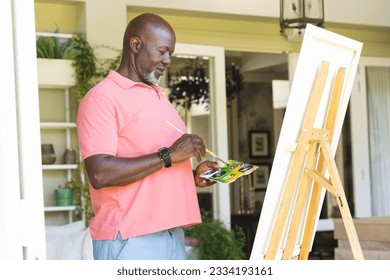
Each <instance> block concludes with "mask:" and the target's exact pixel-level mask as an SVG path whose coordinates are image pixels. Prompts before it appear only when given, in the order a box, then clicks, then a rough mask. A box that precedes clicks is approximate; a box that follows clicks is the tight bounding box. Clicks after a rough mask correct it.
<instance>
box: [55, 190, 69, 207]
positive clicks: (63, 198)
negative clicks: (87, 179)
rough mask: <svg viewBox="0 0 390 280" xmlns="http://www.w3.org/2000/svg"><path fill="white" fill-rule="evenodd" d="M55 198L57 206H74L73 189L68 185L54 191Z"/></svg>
mask: <svg viewBox="0 0 390 280" xmlns="http://www.w3.org/2000/svg"><path fill="white" fill-rule="evenodd" d="M54 197H55V201H56V206H71V205H73V189H72V188H70V187H69V186H68V185H65V187H64V188H62V187H61V185H60V186H58V188H57V189H55V190H54Z"/></svg>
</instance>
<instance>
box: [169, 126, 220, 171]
mask: <svg viewBox="0 0 390 280" xmlns="http://www.w3.org/2000/svg"><path fill="white" fill-rule="evenodd" d="M167 124H169V125H170V126H172V127H173V128H174V129H176V130H177V131H179V132H180V133H181V134H184V132H183V131H181V130H180V129H178V128H177V127H176V126H174V125H173V124H171V123H170V122H169V121H167ZM206 152H207V153H209V154H210V155H212V156H213V157H215V158H216V159H218V160H219V161H221V162H223V164H225V165H227V162H226V161H224V160H222V159H221V158H220V157H219V156H217V155H216V154H214V153H213V152H212V151H210V150H209V149H207V148H206Z"/></svg>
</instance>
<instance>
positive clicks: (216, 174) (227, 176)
mask: <svg viewBox="0 0 390 280" xmlns="http://www.w3.org/2000/svg"><path fill="white" fill-rule="evenodd" d="M257 168H258V166H256V165H253V164H250V163H244V162H239V161H235V160H231V159H230V160H228V161H227V163H226V164H225V165H224V166H222V167H221V168H220V169H218V170H209V171H206V172H204V173H202V174H201V175H200V177H202V178H205V179H208V180H212V181H217V182H221V183H232V182H234V181H235V180H236V179H237V178H240V177H241V176H245V175H248V174H250V173H252V172H253V171H255V170H256V169H257Z"/></svg>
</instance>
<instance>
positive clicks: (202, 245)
mask: <svg viewBox="0 0 390 280" xmlns="http://www.w3.org/2000/svg"><path fill="white" fill-rule="evenodd" d="M185 234H186V239H187V244H191V245H195V246H194V247H196V244H197V243H199V245H198V250H199V254H198V258H199V259H200V260H243V259H244V258H245V253H244V250H243V247H244V245H245V234H244V232H243V231H242V230H241V229H240V230H239V231H237V232H236V231H234V230H229V229H227V228H226V227H225V226H224V225H223V223H222V222H221V221H219V220H215V219H213V218H211V217H210V215H209V213H207V212H206V211H204V210H203V209H202V223H201V224H199V225H195V226H193V227H190V228H187V229H186V230H185ZM189 237H190V238H189ZM197 239H198V242H197ZM196 250H197V249H195V251H196Z"/></svg>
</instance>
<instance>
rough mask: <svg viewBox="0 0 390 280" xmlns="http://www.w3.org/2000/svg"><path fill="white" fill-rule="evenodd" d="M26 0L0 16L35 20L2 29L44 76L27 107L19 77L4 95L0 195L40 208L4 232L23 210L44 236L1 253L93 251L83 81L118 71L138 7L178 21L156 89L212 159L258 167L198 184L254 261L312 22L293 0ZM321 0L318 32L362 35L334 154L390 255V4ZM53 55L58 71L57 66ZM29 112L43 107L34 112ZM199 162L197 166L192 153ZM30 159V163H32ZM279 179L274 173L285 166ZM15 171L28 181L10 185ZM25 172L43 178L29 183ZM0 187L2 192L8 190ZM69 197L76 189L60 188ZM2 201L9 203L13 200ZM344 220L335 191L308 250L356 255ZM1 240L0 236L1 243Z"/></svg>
mask: <svg viewBox="0 0 390 280" xmlns="http://www.w3.org/2000/svg"><path fill="white" fill-rule="evenodd" d="M27 2H31V3H29V5H28V7H27V8H28V9H27V8H26V9H22V8H21V7H19V6H16V7H14V11H13V12H12V11H11V10H12V9H9V7H8V6H6V4H0V7H1V6H2V5H4V9H0V10H3V11H4V12H0V13H4V14H5V13H10V14H12V13H14V14H12V16H13V17H14V18H17V19H18V18H21V17H22V15H23V13H26V14H27V12H25V10H29V12H28V15H29V17H26V18H28V19H29V20H30V25H31V26H30V27H20V25H19V24H18V23H17V22H15V20H14V21H13V23H12V24H11V23H10V22H11V21H10V22H9V23H7V25H4V26H8V32H10V30H11V29H13V28H14V26H17V28H14V29H15V30H16V31H13V32H14V33H13V35H12V36H14V37H15V38H16V39H15V38H14V40H11V41H12V42H15V43H13V44H11V45H9V46H8V50H9V53H8V54H11V53H12V54H13V56H15V57H17V56H18V55H21V54H20V53H21V51H20V49H19V48H20V46H18V45H17V43H18V42H19V41H18V40H17V38H20V37H22V35H20V34H26V33H29V34H30V37H28V38H26V39H25V40H29V41H28V42H26V44H30V47H32V48H33V50H34V52H32V53H30V54H25V55H29V59H28V61H32V63H31V65H32V66H31V68H29V69H30V71H34V73H35V74H36V75H35V76H34V77H35V78H36V79H35V80H34V77H31V81H29V83H26V84H25V85H24V86H25V87H27V86H28V85H30V86H32V88H34V89H35V90H34V92H33V94H30V96H29V97H28V98H27V99H23V100H30V101H29V106H27V105H26V104H24V103H23V104H19V103H18V102H16V103H15V100H19V102H21V101H20V100H22V97H23V96H24V95H22V93H23V90H24V91H25V90H26V88H23V86H16V89H15V88H14V87H13V86H12V85H11V86H10V89H9V91H10V92H12V93H13V95H12V96H13V97H15V98H13V97H10V99H7V100H6V101H7V102H8V103H7V102H6V103H4V104H8V105H10V106H8V109H7V110H8V111H4V112H3V114H4V115H3V118H1V119H3V121H2V124H4V127H5V129H8V131H11V132H12V133H11V132H9V133H7V136H6V138H5V140H2V141H4V145H6V144H8V145H10V147H11V148H10V149H9V152H12V151H13V152H16V153H17V154H18V155H19V157H18V158H17V159H15V161H13V162H12V163H9V162H8V163H7V162H6V160H2V161H1V166H2V169H3V170H2V177H3V175H4V178H8V179H9V180H8V181H9V182H11V181H12V182H13V183H12V184H13V185H14V188H13V189H14V190H13V191H12V193H8V192H10V191H9V190H7V189H5V190H4V193H7V196H3V197H2V198H1V199H0V202H1V201H2V200H3V199H4V200H7V199H9V200H10V201H12V200H14V201H19V200H23V201H25V202H26V201H27V203H26V204H24V205H25V207H26V208H27V209H30V210H31V211H26V210H25V209H24V208H23V207H21V210H20V212H18V213H14V214H12V215H13V216H12V215H11V214H9V216H4V219H5V220H6V221H8V224H7V229H8V231H7V232H8V233H12V232H14V228H15V224H14V222H13V220H14V219H15V217H16V216H18V217H19V216H24V218H23V220H30V221H31V222H30V223H35V225H36V226H35V227H34V231H33V234H32V236H34V237H35V238H33V241H32V240H27V241H25V242H24V243H25V244H27V245H25V244H24V245H23V246H24V247H26V248H31V249H26V250H25V251H24V252H20V250H19V249H18V248H19V247H18V246H19V245H20V246H22V244H14V245H15V248H10V249H9V251H6V253H4V254H5V255H0V258H15V259H30V258H35V257H37V256H39V258H43V259H46V258H47V259H93V257H92V243H91V237H90V235H89V231H88V226H89V222H90V219H91V218H92V217H93V215H94V214H93V210H92V206H91V201H90V197H89V190H88V189H89V186H88V176H87V175H86V173H85V169H84V166H83V164H82V160H81V156H80V149H79V143H78V140H77V127H76V123H75V120H76V115H77V107H78V103H79V101H80V98H81V97H82V95H83V94H85V91H86V87H88V86H91V85H92V83H94V82H97V81H99V79H102V78H103V77H104V76H105V75H107V73H108V71H109V70H110V69H115V67H117V66H118V62H119V60H118V58H119V57H120V54H121V48H122V35H123V30H124V28H125V27H126V25H127V23H128V22H129V21H130V20H131V19H132V18H134V17H135V16H136V15H138V14H141V13H144V12H152V13H156V14H159V15H161V16H162V17H163V18H165V19H166V20H167V21H168V22H170V23H171V24H172V27H173V29H174V30H175V33H176V41H177V45H176V50H175V52H174V55H173V56H172V64H171V66H170V67H169V69H168V72H167V73H165V74H164V76H163V79H162V81H161V83H160V86H161V87H163V88H164V90H165V92H166V93H167V98H168V99H169V100H170V101H171V102H172V104H174V106H175V107H176V109H177V111H178V112H179V114H180V116H181V118H182V119H183V121H184V123H185V124H186V126H187V128H188V131H189V132H190V133H193V134H197V135H199V136H201V137H202V138H203V140H204V142H205V143H206V145H207V148H208V149H209V150H210V151H212V152H213V153H214V154H215V156H212V155H211V154H208V155H207V156H206V159H209V160H213V161H217V162H218V163H219V164H222V163H221V161H224V162H226V161H227V160H235V161H237V162H242V163H249V164H252V165H255V166H256V167H257V169H256V170H255V171H253V172H252V173H251V174H249V175H247V176H242V177H240V178H237V180H235V181H234V182H232V183H229V184H224V183H218V184H216V185H215V186H212V187H207V188H202V189H200V188H198V190H197V195H198V201H199V206H200V209H202V211H203V210H204V211H206V212H207V215H208V216H207V221H208V218H210V219H211V220H217V221H220V222H221V225H222V228H224V229H226V230H227V231H229V232H233V233H234V234H233V236H235V237H236V238H237V239H238V237H239V236H241V237H243V239H244V240H245V241H244V242H243V243H241V245H240V246H241V248H240V250H242V252H243V254H242V255H241V257H240V258H242V259H250V256H251V253H252V246H253V243H254V240H255V237H256V234H257V233H258V231H259V229H258V228H257V226H258V222H259V219H260V217H261V213H262V207H263V204H264V200H265V197H266V193H267V188H268V187H270V185H269V184H268V181H269V179H270V176H271V173H272V169H273V168H274V167H273V162H274V157H275V153H276V150H277V148H278V140H279V136H280V132H281V129H282V126H283V121H284V116H285V113H286V108H287V106H288V97H289V92H290V88H291V84H292V81H293V79H294V74H295V69H296V66H297V61H298V59H299V53H300V48H301V45H302V41H303V38H304V34H305V30H304V29H305V28H304V27H303V28H291V29H290V28H287V29H286V30H284V31H283V30H281V25H280V18H279V17H280V5H281V3H282V2H286V1H280V3H279V1H274V2H275V3H272V4H269V3H268V2H267V1H255V0H251V1H248V5H245V7H242V6H237V4H236V3H234V1H224V2H223V3H222V1H214V2H215V3H214V2H213V3H208V2H206V1H184V2H185V3H182V2H180V1H179V2H180V3H179V2H178V1H168V2H167V3H160V1H147V3H144V2H145V1H138V0H126V1H103V0H102V1H93V0H34V1H27ZM108 2H110V3H108ZM298 2H300V1H298ZM313 2H315V5H317V3H322V4H324V7H323V9H324V18H323V19H322V20H323V21H322V22H321V23H319V24H321V27H323V28H324V29H325V30H329V31H331V32H334V33H336V34H340V35H342V36H345V37H348V38H351V39H353V40H356V41H359V42H362V43H363V48H362V52H361V57H360V60H359V65H358V66H357V73H356V76H355V79H354V81H353V83H352V84H353V87H352V88H351V92H352V94H351V99H350V102H349V104H348V108H347V111H346V115H345V119H344V122H343V126H342V130H341V132H340V139H339V142H338V146H337V151H336V153H335V155H334V160H335V162H336V164H337V169H338V172H339V175H340V178H341V181H342V185H343V188H344V192H345V196H346V199H347V201H348V205H349V210H350V213H351V215H352V217H353V219H354V221H355V226H356V229H357V232H358V235H359V237H360V242H361V244H362V248H363V253H364V255H365V258H366V259H390V253H389V252H388V250H383V248H386V246H388V244H389V242H390V240H388V237H386V236H387V234H385V233H386V230H388V229H389V225H390V221H389V220H388V216H390V206H388V205H387V201H388V199H390V195H389V194H390V192H389V188H388V186H387V185H386V182H387V181H388V180H387V179H388V178H387V176H389V175H387V174H386V172H385V171H383V170H387V169H386V168H387V167H388V158H389V156H390V153H388V152H389V151H388V148H387V147H390V145H388V144H390V143H389V138H390V137H388V135H389V133H390V127H388V124H386V123H385V122H384V121H378V119H388V118H387V117H385V116H386V114H387V113H386V109H385V108H384V107H382V106H381V104H386V102H389V96H390V86H389V83H388V80H389V78H390V76H389V73H390V71H389V69H390V36H389V34H390V22H389V19H388V16H387V15H385V13H384V12H383V11H384V10H385V9H384V8H378V7H388V8H389V9H390V6H389V3H388V2H387V1H386V0H374V2H375V3H376V5H373V4H369V3H371V2H370V1H367V3H366V2H364V1H363V2H364V3H362V4H361V6H358V7H356V9H355V10H354V11H353V12H351V11H350V7H348V3H349V2H348V1H346V3H344V2H343V3H339V1H336V0H325V1H313ZM313 5H314V4H313ZM389 9H387V10H389ZM368 10H370V11H371V12H370V13H368V12H367V11H368ZM22 11H24V12H22ZM18 13H19V14H18ZM362 15H364V16H362ZM368 15H370V16H368ZM359 20H360V21H359ZM309 23H310V22H309ZM282 31H283V32H282ZM18 32H19V33H18ZM7 34H8V33H7ZM18 34H19V35H18ZM10 36H11V35H10ZM18 36H19V37H18ZM53 38H54V40H52V39H53ZM75 38H76V39H77V40H75ZM19 40H20V39H19ZM50 40H52V41H50ZM72 40H73V41H72ZM49 41H50V42H49ZM51 42H56V44H59V46H58V47H59V48H61V44H62V45H66V44H67V43H68V42H76V43H77V44H79V45H77V47H79V48H80V49H79V51H80V53H82V54H81V56H82V57H83V58H86V60H88V59H89V60H90V61H88V63H92V64H93V65H94V67H95V66H96V69H91V68H88V67H89V65H91V64H81V63H82V62H81V60H77V59H80V57H79V58H74V59H73V60H76V63H77V61H78V63H80V65H79V66H75V64H74V63H73V64H72V61H73V60H70V59H63V57H62V58H61V57H60V56H61V54H58V57H55V59H54V57H50V55H54V56H55V54H53V53H52V54H49V53H47V52H46V51H45V48H46V47H47V46H48V45H49V44H51ZM312 51H313V52H315V51H316V50H312ZM92 53H93V55H95V56H96V60H94V59H93V58H92V55H91V54H92ZM4 55H6V53H4ZM21 59H22V58H18V59H15V61H20V60H21ZM7 61H8V60H7ZM58 61H59V62H58ZM57 62H58V63H59V64H61V65H59V66H58V67H60V68H56V67H57ZM5 65H8V66H9V65H12V69H14V68H15V69H16V71H15V76H12V79H11V80H12V81H16V82H15V84H16V85H18V82H17V81H18V80H21V79H23V72H18V71H19V70H18V69H20V68H21V66H20V65H18V64H17V63H16V62H14V61H8V64H5ZM10 67H11V66H10ZM77 67H81V68H79V69H83V70H82V71H84V72H83V73H84V74H85V75H89V73H91V76H93V77H92V78H91V79H90V80H88V81H87V82H86V83H84V84H82V83H81V82H80V79H79V76H77V75H78V74H77V73H78V72H77V71H76V72H75V69H76V68H77ZM1 68H3V67H1ZM31 69H32V70H31ZM26 71H27V70H26ZM89 71H90V72H89ZM18 75H20V77H19V76H18ZM24 75H26V74H24ZM15 77H17V78H15ZM192 81H196V82H192ZM29 98H31V99H29ZM28 107H31V108H35V109H31V110H27V108H28ZM27 111H28V113H27ZM16 112H18V114H19V115H18V117H15V118H12V119H11V121H10V122H8V121H7V122H6V121H5V120H9V117H7V115H5V114H6V113H8V114H9V115H13V116H14V115H15V116H16V115H17V113H16ZM25 112H26V113H25ZM21 120H22V121H21ZM4 131H5V130H4ZM27 133H30V134H29V135H31V138H30V142H27V140H23V139H26V137H25V138H23V135H25V134H27ZM25 141H26V142H25ZM1 145H2V146H3V142H2V143H1ZM2 150H3V147H2ZM216 157H218V158H216ZM221 159H222V160H221ZM192 164H193V166H194V165H195V162H194V159H192ZM25 166H33V168H31V169H29V170H28V171H26V170H27V168H25ZM26 172H28V173H26ZM274 174H275V175H276V176H277V170H276V171H274ZM11 176H12V177H16V178H19V180H16V181H15V180H11V179H10V178H11ZM26 178H29V180H30V179H31V180H34V183H33V184H31V185H29V186H27V185H26V183H25V182H26ZM0 189H1V190H2V191H3V187H0ZM69 190H72V191H71V192H70V191H69ZM31 193H35V194H34V195H33V194H31ZM60 193H61V194H60ZM66 193H68V194H69V193H70V194H71V197H70V198H69V197H68V198H65V197H63V196H64V195H66ZM60 195H62V196H61V197H60ZM1 204H2V203H0V205H1ZM4 205H5V206H4V207H10V206H8V205H9V204H8V203H7V204H4ZM29 207H31V208H29ZM0 209H3V208H0ZM7 209H8V208H7ZM7 209H6V208H4V209H3V210H7ZM18 211H19V210H18ZM0 212H1V211H0ZM3 212H4V213H9V211H3ZM27 212H28V213H27ZM205 221H206V219H205ZM30 223H29V224H30ZM342 225H343V217H342V215H341V213H340V209H339V205H338V200H337V196H334V195H332V194H331V193H329V192H328V193H326V195H325V196H324V200H323V204H322V207H321V211H320V213H319V214H318V224H317V225H316V227H315V235H314V236H313V237H314V238H313V243H312V247H311V251H310V255H309V259H325V260H338V259H353V258H354V256H353V254H352V253H353V252H352V250H351V248H350V245H349V242H348V236H347V235H346V234H345V230H344V229H343V227H342ZM17 227H18V228H23V226H17ZM368 231H370V232H371V233H372V234H371V235H370V234H368V233H367V232H368ZM21 235H22V236H23V235H24V234H23V233H21ZM372 235H374V237H373V236H372ZM21 239H23V238H21ZM233 239H234V238H233ZM5 241H7V239H6V238H5ZM188 242H189V241H188ZM3 245H4V244H3V243H0V247H1V246H3ZM197 246H198V245H193V244H190V243H188V246H187V249H188V250H189V251H188V254H189V255H188V256H189V257H190V258H195V259H198V258H199V255H197V253H196V252H197V251H196V250H197ZM65 247H67V250H65V249H64V248H65ZM194 252H195V253H194ZM213 257H214V258H218V257H215V256H213ZM211 258H212V257H211ZM222 258H223V257H222Z"/></svg>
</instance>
